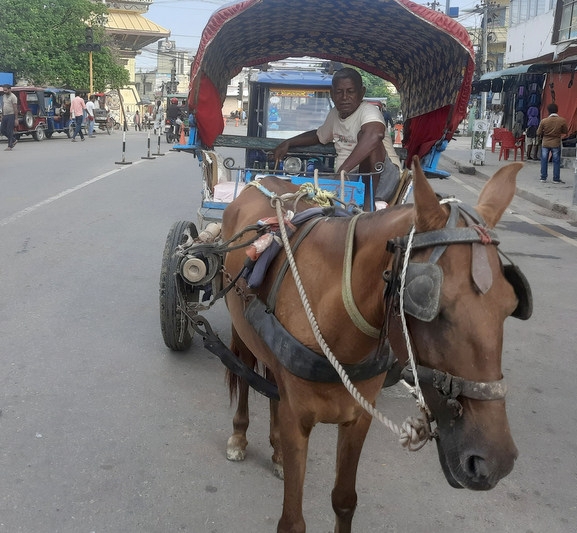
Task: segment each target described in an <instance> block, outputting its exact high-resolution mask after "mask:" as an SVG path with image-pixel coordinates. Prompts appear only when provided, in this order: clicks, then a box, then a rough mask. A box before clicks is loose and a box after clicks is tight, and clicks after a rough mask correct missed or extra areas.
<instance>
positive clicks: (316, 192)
mask: <svg viewBox="0 0 577 533" xmlns="http://www.w3.org/2000/svg"><path fill="white" fill-rule="evenodd" d="M298 192H299V194H306V195H307V196H308V198H309V200H311V201H313V202H315V203H317V204H319V205H320V206H321V207H328V206H330V205H333V203H334V199H335V198H336V197H337V195H336V194H335V193H334V192H329V191H325V190H323V189H316V188H315V186H314V185H313V184H312V183H303V184H302V185H301V186H300V187H299V190H298Z"/></svg>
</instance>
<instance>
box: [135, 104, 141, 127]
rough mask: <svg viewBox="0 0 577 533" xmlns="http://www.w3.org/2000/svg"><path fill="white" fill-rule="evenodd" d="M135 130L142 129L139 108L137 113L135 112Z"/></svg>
mask: <svg viewBox="0 0 577 533" xmlns="http://www.w3.org/2000/svg"><path fill="white" fill-rule="evenodd" d="M134 131H141V127H140V113H139V112H138V109H137V110H136V113H134Z"/></svg>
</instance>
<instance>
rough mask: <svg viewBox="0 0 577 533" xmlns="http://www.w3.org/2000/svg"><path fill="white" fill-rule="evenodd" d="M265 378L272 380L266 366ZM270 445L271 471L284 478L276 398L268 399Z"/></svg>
mask: <svg viewBox="0 0 577 533" xmlns="http://www.w3.org/2000/svg"><path fill="white" fill-rule="evenodd" d="M266 377H267V379H269V380H271V381H274V377H273V375H272V372H270V371H269V370H268V368H267V370H266ZM269 440H270V445H271V446H272V467H273V473H274V475H275V476H276V477H278V478H279V479H284V472H283V465H282V449H281V440H280V426H279V415H278V400H270V431H269Z"/></svg>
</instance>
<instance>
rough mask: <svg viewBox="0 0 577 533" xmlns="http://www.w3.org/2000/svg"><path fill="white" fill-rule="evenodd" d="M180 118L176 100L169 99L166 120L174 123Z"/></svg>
mask: <svg viewBox="0 0 577 533" xmlns="http://www.w3.org/2000/svg"><path fill="white" fill-rule="evenodd" d="M179 117H180V107H179V106H178V98H171V99H170V104H168V107H167V108H166V118H168V119H170V120H171V121H172V122H174V121H175V120H176V119H177V118H179Z"/></svg>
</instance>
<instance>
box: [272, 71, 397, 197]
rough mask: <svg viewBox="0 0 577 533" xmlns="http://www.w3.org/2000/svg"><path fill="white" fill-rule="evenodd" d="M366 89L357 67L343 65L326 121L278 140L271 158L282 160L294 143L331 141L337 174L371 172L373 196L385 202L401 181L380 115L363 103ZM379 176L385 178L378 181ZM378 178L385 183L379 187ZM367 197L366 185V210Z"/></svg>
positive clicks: (367, 189)
mask: <svg viewBox="0 0 577 533" xmlns="http://www.w3.org/2000/svg"><path fill="white" fill-rule="evenodd" d="M365 92H366V89H365V87H364V86H363V80H362V78H361V75H360V74H359V73H358V72H357V71H356V70H354V69H352V68H343V69H342V70H339V71H337V72H336V73H335V74H334V76H333V81H332V87H331V98H332V100H333V102H334V104H335V107H334V108H333V109H331V111H330V112H329V114H328V116H327V118H326V120H325V122H324V123H323V124H322V125H321V126H320V127H319V128H318V129H317V130H311V131H307V132H305V133H301V134H300V135H296V136H295V137H292V138H290V139H287V140H285V141H283V142H282V143H280V144H279V145H278V146H277V147H276V149H275V151H274V157H275V159H276V160H277V161H279V160H282V159H283V158H284V157H285V156H286V154H287V152H288V151H289V150H290V148H291V147H293V146H311V145H314V144H319V143H320V144H327V143H329V142H332V141H334V143H335V150H336V152H337V160H336V163H335V174H336V177H340V174H341V172H342V171H344V172H345V173H349V172H358V173H362V174H372V175H373V190H374V191H375V199H376V200H381V201H384V202H388V201H389V200H390V199H391V197H392V196H393V194H394V192H395V191H396V188H397V185H398V183H399V180H400V175H399V172H400V163H397V162H398V158H396V154H394V159H395V163H397V165H398V166H395V165H393V164H392V163H391V160H390V158H387V151H386V149H385V144H384V141H385V123H384V120H383V116H382V114H381V112H380V111H379V109H378V108H377V107H376V106H374V105H372V104H369V103H368V102H363V98H364V96H365ZM393 152H394V149H393ZM391 156H393V154H391ZM383 165H385V167H384V169H383ZM381 176H383V177H384V176H387V177H386V178H385V179H383V180H381ZM389 176H390V177H389ZM380 181H383V182H384V183H381V186H380V187H379V182H380ZM365 185H367V183H365ZM369 198H370V192H369V187H366V192H365V209H370V208H371V207H372V206H371V205H370V201H369Z"/></svg>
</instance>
